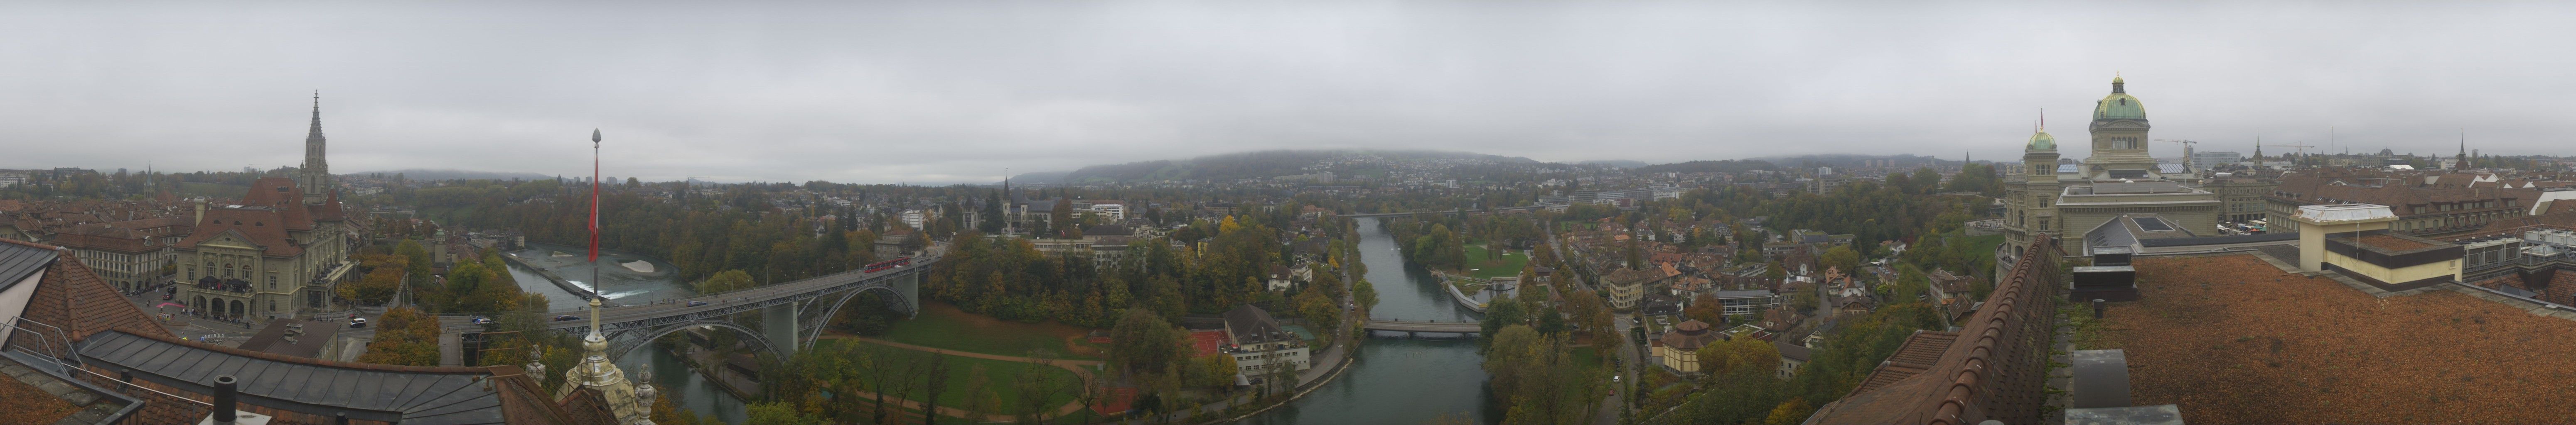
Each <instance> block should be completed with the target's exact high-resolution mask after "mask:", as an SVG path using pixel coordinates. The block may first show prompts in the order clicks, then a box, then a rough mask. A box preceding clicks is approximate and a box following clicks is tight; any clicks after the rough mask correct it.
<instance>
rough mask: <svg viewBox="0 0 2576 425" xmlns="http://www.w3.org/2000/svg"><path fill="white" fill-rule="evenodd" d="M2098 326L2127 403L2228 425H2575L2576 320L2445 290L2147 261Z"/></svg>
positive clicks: (2241, 264)
mask: <svg viewBox="0 0 2576 425" xmlns="http://www.w3.org/2000/svg"><path fill="white" fill-rule="evenodd" d="M2136 266H2137V269H2138V278H2139V282H2138V286H2139V292H2140V297H2141V298H2140V300H2139V301H2137V302H2131V303H2121V304H2117V305H2114V306H2112V307H2111V308H2110V310H2109V312H2108V313H2107V314H2106V316H2105V319H2106V320H2105V321H2104V322H2103V323H2101V324H2100V328H2099V329H2098V330H2099V332H2101V337H2102V341H2104V342H2105V343H2106V345H2108V346H2109V347H2108V348H2119V349H2123V350H2126V353H2127V355H2128V360H2129V365H2130V368H2131V369H2130V385H2131V392H2130V395H2131V400H2132V402H2133V403H2134V404H2137V405H2142V406H2143V405H2157V404H2177V405H2179V407H2181V409H2182V414H2183V418H2184V421H2185V422H2186V423H2190V424H2193V425H2220V424H2310V423H2336V424H2418V423H2425V424H2429V423H2444V424H2454V423H2456V424H2489V423H2492V424H2524V423H2533V424H2536V423H2570V422H2576V403H2566V402H2565V401H2564V400H2565V399H2566V398H2567V396H2566V394H2568V393H2569V391H2570V390H2576V361H2570V359H2576V344H2570V343H2569V341H2576V321H2569V320H2564V319H2557V318H2551V317H2546V316H2534V315H2531V314H2530V313H2526V312H2524V311H2522V310H2521V309H2517V308H2513V307H2512V306H2508V305H2504V304H2499V303H2494V302H2489V301H2486V300H2482V299H2478V298H2475V297H2470V296H2466V295H2462V294H2459V293H2456V292H2449V291H2434V292H2427V293H2422V294H2417V295H2411V296H2403V297H2393V298H2387V299H2384V301H2383V299H2380V298H2375V297H2372V296H2370V295H2368V294H2364V293H2362V292H2360V291H2356V290H2353V289H2352V288H2350V287H2346V286H2344V285H2343V284H2340V283H2336V282H2335V281H2333V280H2330V279H2325V278H2307V277H2300V276H2298V275H2293V274H2287V273H2282V272H2281V271H2280V269H2278V268H2274V267H2272V266H2270V265H2268V264H2265V263H2263V262H2262V260H2258V259H2256V258H2254V257H2253V256H2250V255H2230V256H2219V257H2193V258H2159V257H2146V258H2140V259H2139V260H2138V261H2137V262H2136Z"/></svg>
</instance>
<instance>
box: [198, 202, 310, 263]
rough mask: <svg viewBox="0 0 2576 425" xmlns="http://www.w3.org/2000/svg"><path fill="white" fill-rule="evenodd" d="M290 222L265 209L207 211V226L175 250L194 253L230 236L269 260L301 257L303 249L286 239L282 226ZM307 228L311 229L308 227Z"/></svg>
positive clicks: (241, 208) (285, 215) (272, 209)
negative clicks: (200, 247) (258, 251)
mask: <svg viewBox="0 0 2576 425" xmlns="http://www.w3.org/2000/svg"><path fill="white" fill-rule="evenodd" d="M294 210H300V208H296V209H290V210H289V211H294ZM289 221H293V218H292V217H289V216H288V215H287V214H284V213H282V212H281V211H279V210H277V209H274V208H268V207H249V206H245V207H225V208H217V209H209V210H206V222H205V223H202V224H199V225H198V226H197V231H196V232H195V233H192V234H189V235H188V238H187V239H182V240H180V241H179V243H178V246H179V247H180V248H187V249H196V247H197V244H200V243H204V242H206V241H209V240H216V238H218V237H224V236H227V235H230V237H232V238H236V239H238V241H239V242H241V243H247V244H252V245H256V246H258V247H260V248H262V249H263V251H262V252H263V253H264V254H266V255H268V256H271V257H294V256H295V255H296V254H302V253H304V247H300V246H296V245H295V243H294V242H292V241H290V240H288V239H287V237H286V231H287V230H288V229H287V227H286V226H284V225H282V224H283V223H285V222H289ZM307 227H310V225H309V224H308V225H307Z"/></svg>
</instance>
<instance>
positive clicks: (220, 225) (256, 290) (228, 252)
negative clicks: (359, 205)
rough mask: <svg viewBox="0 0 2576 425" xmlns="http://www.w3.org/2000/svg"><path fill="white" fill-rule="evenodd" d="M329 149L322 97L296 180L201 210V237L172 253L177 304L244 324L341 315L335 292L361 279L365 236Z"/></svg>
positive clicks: (255, 187)
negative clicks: (359, 250) (357, 254)
mask: <svg viewBox="0 0 2576 425" xmlns="http://www.w3.org/2000/svg"><path fill="white" fill-rule="evenodd" d="M323 148H324V143H323V138H322V98H321V96H320V95H318V94H317V95H315V96H314V98H313V121H312V124H311V127H310V128H309V129H307V130H306V134H305V136H304V164H303V166H302V167H300V168H299V169H298V170H297V171H296V175H295V176H294V177H264V178H260V179H258V180H256V181H253V182H251V185H250V186H251V187H250V190H249V192H247V193H243V194H242V196H241V198H239V199H236V200H230V201H218V202H213V203H211V204H208V203H201V204H198V205H197V207H196V209H197V211H196V213H195V215H194V216H193V217H191V218H190V219H191V220H193V221H194V222H195V223H196V231H195V232H194V233H190V234H189V235H188V237H186V238H183V239H180V240H179V242H178V243H176V244H172V245H171V247H172V249H173V250H174V251H175V253H176V254H177V260H176V261H175V263H176V264H177V266H178V270H177V273H178V276H177V279H178V281H179V283H180V285H179V286H180V288H182V289H181V291H180V292H179V294H178V295H177V296H176V297H175V298H174V299H173V301H177V302H179V303H181V304H186V305H187V306H188V308H189V310H190V311H191V312H192V313H191V314H194V315H198V316H201V317H206V318H212V319H225V320H237V321H241V322H244V323H265V322H267V321H269V320H273V319H277V318H292V317H298V316H303V315H304V314H305V313H308V312H315V311H338V310H339V309H338V306H337V304H339V303H340V302H339V301H338V300H335V299H333V298H332V294H333V293H334V292H333V289H335V287H336V286H337V285H338V284H339V282H341V281H344V280H347V279H349V278H351V277H353V276H354V273H353V272H352V270H353V269H355V268H356V265H357V264H356V262H354V261H351V260H350V257H349V254H350V253H351V251H352V249H353V248H354V247H355V246H356V243H357V241H356V237H357V236H356V232H355V231H353V230H352V229H353V227H352V224H351V223H350V219H349V217H350V214H349V212H348V209H347V208H345V207H343V206H342V205H341V204H340V196H339V193H338V191H337V190H336V185H335V184H334V183H333V181H332V178H331V172H330V164H329V163H328V162H327V161H326V160H325V158H324V155H323V154H324V151H323Z"/></svg>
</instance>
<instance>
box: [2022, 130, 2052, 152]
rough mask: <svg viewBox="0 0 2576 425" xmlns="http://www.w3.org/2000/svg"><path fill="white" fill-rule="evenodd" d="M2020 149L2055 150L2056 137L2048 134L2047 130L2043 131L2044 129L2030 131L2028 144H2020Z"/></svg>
mask: <svg viewBox="0 0 2576 425" xmlns="http://www.w3.org/2000/svg"><path fill="white" fill-rule="evenodd" d="M2022 150H2034V151H2053V150H2057V137H2055V136H2050V135H2048V132H2045V131H2042V132H2036V133H2031V134H2030V144H2028V145H2024V146H2022Z"/></svg>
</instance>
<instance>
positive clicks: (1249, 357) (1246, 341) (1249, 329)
mask: <svg viewBox="0 0 2576 425" xmlns="http://www.w3.org/2000/svg"><path fill="white" fill-rule="evenodd" d="M1225 337H1226V339H1227V341H1229V342H1230V343H1231V344H1229V345H1227V346H1225V347H1224V348H1223V349H1220V350H1219V352H1222V353H1225V354H1228V355H1232V356H1234V363H1235V365H1236V366H1237V367H1239V368H1240V369H1239V370H1240V371H1241V372H1239V373H1238V374H1237V375H1236V376H1237V377H1239V378H1241V381H1238V382H1248V381H1250V380H1255V379H1262V378H1264V377H1266V376H1267V375H1268V373H1269V372H1271V371H1272V370H1273V369H1274V368H1289V369H1290V370H1296V371H1303V370H1306V369H1307V368H1312V367H1314V363H1313V362H1312V361H1311V360H1309V359H1308V358H1307V357H1306V350H1307V347H1306V340H1304V339H1301V338H1298V337H1297V334H1293V333H1288V331H1287V330H1285V329H1281V328H1280V327H1279V322H1278V321H1277V320H1273V319H1271V318H1270V312H1268V311H1263V310H1261V308H1260V307H1253V306H1252V305H1251V304H1245V305H1239V306H1235V307H1234V309H1233V310H1226V311H1225ZM1291 379H1294V378H1291Z"/></svg>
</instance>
